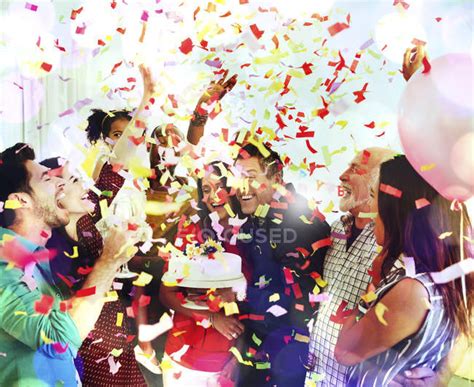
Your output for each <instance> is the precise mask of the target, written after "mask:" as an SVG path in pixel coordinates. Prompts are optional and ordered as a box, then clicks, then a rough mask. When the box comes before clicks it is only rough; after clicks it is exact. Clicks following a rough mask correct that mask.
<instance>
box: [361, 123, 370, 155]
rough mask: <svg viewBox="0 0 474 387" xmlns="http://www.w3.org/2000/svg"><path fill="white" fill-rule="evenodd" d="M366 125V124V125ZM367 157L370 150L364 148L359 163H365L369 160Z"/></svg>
mask: <svg viewBox="0 0 474 387" xmlns="http://www.w3.org/2000/svg"><path fill="white" fill-rule="evenodd" d="M366 126H367V125H366ZM369 159H370V152H369V151H367V150H364V151H363V152H362V161H361V164H367V163H368V162H369Z"/></svg>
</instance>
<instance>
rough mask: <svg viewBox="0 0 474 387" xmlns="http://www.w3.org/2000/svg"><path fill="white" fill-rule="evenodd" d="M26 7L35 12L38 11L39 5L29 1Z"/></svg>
mask: <svg viewBox="0 0 474 387" xmlns="http://www.w3.org/2000/svg"><path fill="white" fill-rule="evenodd" d="M25 8H26V9H29V10H30V11H33V12H36V11H37V10H38V6H37V5H35V4H31V3H28V2H27V3H26V4H25Z"/></svg>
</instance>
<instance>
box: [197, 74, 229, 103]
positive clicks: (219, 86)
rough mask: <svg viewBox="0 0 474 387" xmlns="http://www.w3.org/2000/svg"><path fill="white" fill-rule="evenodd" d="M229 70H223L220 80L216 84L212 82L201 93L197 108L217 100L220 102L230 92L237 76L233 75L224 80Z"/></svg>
mask: <svg viewBox="0 0 474 387" xmlns="http://www.w3.org/2000/svg"><path fill="white" fill-rule="evenodd" d="M228 74H229V70H225V71H224V74H223V76H222V78H221V79H219V80H218V81H217V82H215V81H212V82H211V83H210V84H209V86H208V87H207V89H206V91H205V92H204V93H203V95H202V96H201V98H199V101H198V106H200V105H201V104H203V103H211V102H214V101H217V100H221V99H222V98H223V97H224V95H226V94H227V93H228V92H229V91H231V90H232V89H233V88H234V86H235V84H236V83H237V74H234V75H233V76H232V77H230V78H229V79H227V80H226V78H227V75H228Z"/></svg>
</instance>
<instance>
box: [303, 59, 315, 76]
mask: <svg viewBox="0 0 474 387" xmlns="http://www.w3.org/2000/svg"><path fill="white" fill-rule="evenodd" d="M312 66H313V64H312V63H307V62H305V63H303V66H301V68H302V69H303V71H304V73H305V75H309V74H312V72H313V70H311V67H312Z"/></svg>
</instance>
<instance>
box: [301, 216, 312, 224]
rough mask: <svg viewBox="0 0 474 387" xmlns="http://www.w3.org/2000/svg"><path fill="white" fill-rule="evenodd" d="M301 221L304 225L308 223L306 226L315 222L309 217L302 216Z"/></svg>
mask: <svg viewBox="0 0 474 387" xmlns="http://www.w3.org/2000/svg"><path fill="white" fill-rule="evenodd" d="M300 219H301V221H302V222H303V223H306V224H313V222H311V221H310V220H309V219H308V218H307V217H306V215H301V216H300Z"/></svg>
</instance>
